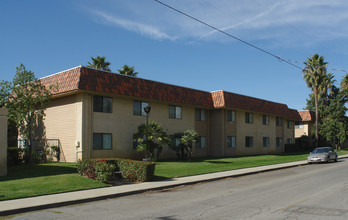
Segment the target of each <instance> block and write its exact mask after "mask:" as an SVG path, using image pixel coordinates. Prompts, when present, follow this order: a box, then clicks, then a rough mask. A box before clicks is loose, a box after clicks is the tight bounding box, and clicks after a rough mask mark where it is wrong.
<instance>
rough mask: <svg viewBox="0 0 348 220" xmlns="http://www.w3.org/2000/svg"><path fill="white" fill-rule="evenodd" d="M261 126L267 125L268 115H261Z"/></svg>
mask: <svg viewBox="0 0 348 220" xmlns="http://www.w3.org/2000/svg"><path fill="white" fill-rule="evenodd" d="M262 124H264V125H269V117H268V115H262Z"/></svg>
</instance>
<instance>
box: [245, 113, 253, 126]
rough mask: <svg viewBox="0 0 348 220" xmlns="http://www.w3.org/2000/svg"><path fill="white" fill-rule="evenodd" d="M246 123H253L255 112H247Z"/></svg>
mask: <svg viewBox="0 0 348 220" xmlns="http://www.w3.org/2000/svg"><path fill="white" fill-rule="evenodd" d="M245 123H248V124H252V123H253V113H251V112H245Z"/></svg>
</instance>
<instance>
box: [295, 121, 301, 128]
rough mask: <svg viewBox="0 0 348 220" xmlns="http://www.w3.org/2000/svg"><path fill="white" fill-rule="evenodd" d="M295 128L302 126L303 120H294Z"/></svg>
mask: <svg viewBox="0 0 348 220" xmlns="http://www.w3.org/2000/svg"><path fill="white" fill-rule="evenodd" d="M295 128H303V122H302V121H300V122H295Z"/></svg>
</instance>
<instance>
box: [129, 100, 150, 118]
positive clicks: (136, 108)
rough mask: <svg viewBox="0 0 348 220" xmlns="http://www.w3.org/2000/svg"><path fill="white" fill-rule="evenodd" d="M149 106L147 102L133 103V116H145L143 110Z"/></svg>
mask: <svg viewBox="0 0 348 220" xmlns="http://www.w3.org/2000/svg"><path fill="white" fill-rule="evenodd" d="M147 106H149V103H148V102H141V101H133V114H134V115H143V116H146V113H145V111H144V108H145V107H147Z"/></svg>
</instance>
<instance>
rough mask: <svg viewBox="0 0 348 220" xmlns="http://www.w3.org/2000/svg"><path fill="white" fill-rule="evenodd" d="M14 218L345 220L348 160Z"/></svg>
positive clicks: (347, 197)
mask: <svg viewBox="0 0 348 220" xmlns="http://www.w3.org/2000/svg"><path fill="white" fill-rule="evenodd" d="M13 219H26V220H30V219H35V220H36V219H45V220H46V219H81V220H88V219H97V220H102V219H161V220H176V219H301V220H302V219H348V160H340V161H339V162H337V163H329V164H313V165H306V166H300V167H295V168H289V169H283V170H277V171H272V172H266V173H259V174H254V175H249V176H242V177H238V178H229V179H224V180H219V181H214V182H208V183H200V184H195V185H190V186H181V187H176V188H173V189H168V190H162V191H153V192H147V193H142V194H138V195H132V196H126V197H120V198H115V199H108V200H104V201H98V202H91V203H86V204H81V205H74V206H67V207H62V208H53V209H47V210H42V211H37V212H32V213H25V214H20V215H18V216H14V217H13Z"/></svg>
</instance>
